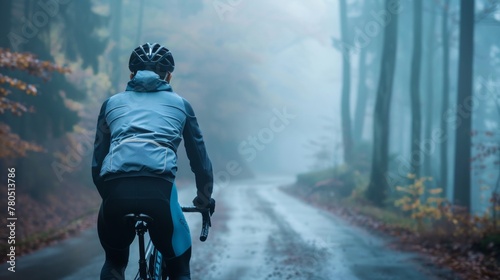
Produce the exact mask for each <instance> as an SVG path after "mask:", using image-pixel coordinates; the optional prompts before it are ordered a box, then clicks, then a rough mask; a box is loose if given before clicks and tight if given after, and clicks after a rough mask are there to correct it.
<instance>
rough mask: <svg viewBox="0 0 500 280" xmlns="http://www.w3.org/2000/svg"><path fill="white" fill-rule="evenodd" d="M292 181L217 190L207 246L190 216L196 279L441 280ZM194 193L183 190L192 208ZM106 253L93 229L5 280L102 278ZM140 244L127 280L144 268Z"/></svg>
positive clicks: (29, 259)
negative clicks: (302, 195) (305, 198)
mask: <svg viewBox="0 0 500 280" xmlns="http://www.w3.org/2000/svg"><path fill="white" fill-rule="evenodd" d="M290 182H291V181H290V180H289V179H288V180H287V179H278V178H277V179H261V180H248V181H239V182H232V183H231V185H230V186H227V187H224V188H222V189H217V190H216V194H215V198H216V200H217V209H216V213H215V215H214V217H213V227H212V228H211V232H210V235H209V237H208V240H207V241H206V242H200V241H198V236H199V230H200V222H201V218H200V216H199V214H191V213H188V214H186V216H187V219H188V223H189V225H190V228H191V234H192V239H193V257H192V260H191V271H192V279H204V280H210V279H214V280H215V279H217V280H238V279H242V280H244V279H259V280H267V279H269V280H271V279H310V280H320V279H325V280H326V279H341V280H344V279H346V280H349V279H374V280H377V279H403V280H413V279H415V280H417V279H418V280H420V279H441V278H439V277H437V276H432V273H433V272H436V271H437V270H435V269H431V268H428V267H425V266H423V265H421V264H420V263H421V261H420V260H421V256H417V255H415V254H409V253H403V252H398V251H394V250H392V249H390V248H389V246H388V241H387V240H385V239H382V238H380V237H377V236H375V235H373V234H370V233H369V232H367V231H366V230H364V229H360V228H357V227H354V226H352V225H349V224H347V223H346V222H344V221H343V220H341V219H339V218H337V217H335V216H332V215H331V214H329V213H326V212H324V211H322V210H318V209H316V208H313V207H311V206H309V205H306V204H304V203H302V202H301V201H299V200H297V199H295V198H293V197H290V196H289V195H287V194H285V193H284V192H282V191H281V190H280V188H279V186H280V185H284V184H286V183H290ZM194 193H195V191H194V187H193V188H189V189H182V190H180V191H179V197H180V201H181V204H183V205H187V204H188V202H189V201H190V200H191V199H192V196H193V195H194ZM103 253H104V252H103V250H102V248H101V246H100V244H99V241H98V239H97V234H96V229H95V228H92V229H90V230H88V231H85V232H83V233H82V234H81V235H80V236H78V237H76V238H72V239H70V240H65V241H63V242H61V243H59V244H57V245H54V246H52V247H50V248H46V249H43V250H40V251H38V252H36V253H33V254H31V255H27V256H23V257H19V258H18V259H17V263H16V272H15V273H12V272H9V271H7V266H6V265H5V264H4V265H2V266H0V279H6V280H7V279H22V280H24V279H33V280H36V279H43V280H46V279H65V280H83V279H98V278H99V272H100V268H101V266H102V263H103V261H104V257H103ZM137 256H138V249H137V244H136V243H134V244H132V247H131V252H130V262H129V266H128V268H127V271H126V276H127V279H133V277H134V276H135V274H136V272H137V269H138V265H137V258H138V257H137Z"/></svg>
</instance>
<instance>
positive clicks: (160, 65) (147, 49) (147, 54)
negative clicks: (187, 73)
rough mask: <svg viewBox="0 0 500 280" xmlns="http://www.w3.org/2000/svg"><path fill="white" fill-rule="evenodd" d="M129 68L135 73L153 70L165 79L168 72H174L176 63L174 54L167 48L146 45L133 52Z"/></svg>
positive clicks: (155, 44) (158, 45) (156, 44)
mask: <svg viewBox="0 0 500 280" xmlns="http://www.w3.org/2000/svg"><path fill="white" fill-rule="evenodd" d="M128 68H129V69H130V71H131V72H133V73H136V72H137V71H139V70H151V71H153V72H155V73H157V74H158V75H160V77H161V78H164V77H165V75H167V72H170V73H172V72H174V68H175V63H174V58H173V56H172V53H171V52H170V51H169V50H168V49H167V48H165V47H164V46H162V45H160V44H158V43H154V44H150V43H146V44H144V45H141V46H139V47H137V48H136V49H135V50H134V51H133V52H132V54H131V55H130V60H129V62H128Z"/></svg>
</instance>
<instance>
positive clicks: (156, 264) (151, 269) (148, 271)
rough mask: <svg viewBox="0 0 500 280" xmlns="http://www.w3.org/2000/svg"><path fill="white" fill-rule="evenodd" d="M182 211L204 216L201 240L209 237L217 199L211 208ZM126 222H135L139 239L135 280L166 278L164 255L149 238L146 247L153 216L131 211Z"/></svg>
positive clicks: (189, 208) (192, 208)
mask: <svg viewBox="0 0 500 280" xmlns="http://www.w3.org/2000/svg"><path fill="white" fill-rule="evenodd" d="M181 209H182V212H191V213H194V212H197V213H200V214H201V216H202V226H201V233H200V241H202V242H205V241H206V240H207V237H208V230H209V228H210V227H211V226H212V224H211V220H210V217H211V216H212V214H213V213H214V211H215V201H214V200H213V199H212V200H211V201H210V207H209V208H204V209H201V208H196V207H194V206H184V207H181ZM123 219H124V220H125V221H126V222H130V223H135V231H136V234H137V237H138V239H139V271H138V272H137V275H136V276H135V278H134V279H135V280H162V279H163V280H165V279H166V278H162V277H163V276H162V274H163V271H164V270H165V268H166V267H165V266H164V262H163V257H162V255H161V253H160V252H159V251H158V250H157V249H156V248H155V247H154V245H153V242H152V241H151V240H149V243H148V246H147V247H146V248H145V247H144V234H145V233H146V232H147V231H148V224H151V223H152V222H153V218H151V217H150V216H148V215H145V214H142V213H130V214H126V215H125V216H123Z"/></svg>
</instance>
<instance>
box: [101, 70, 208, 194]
mask: <svg viewBox="0 0 500 280" xmlns="http://www.w3.org/2000/svg"><path fill="white" fill-rule="evenodd" d="M182 138H183V139H184V145H185V148H186V153H187V156H188V158H189V161H190V165H191V170H192V171H193V172H194V174H195V177H196V187H197V189H198V196H204V197H207V198H209V197H210V196H211V193H212V188H213V172H212V164H211V162H210V159H209V157H208V154H207V151H206V149H205V144H204V142H203V136H202V134H201V131H200V128H199V126H198V122H197V120H196V117H195V114H194V111H193V108H192V107H191V105H190V104H189V103H188V102H187V101H186V100H185V99H184V98H182V97H180V96H179V95H177V94H176V93H174V92H173V91H172V87H171V86H170V85H169V84H168V83H167V82H166V81H164V80H161V79H160V77H159V76H158V75H157V74H156V73H154V72H152V71H138V72H137V74H136V75H135V77H134V78H133V79H132V80H130V81H129V82H128V85H127V89H126V91H125V92H122V93H118V94H116V95H113V96H111V97H110V98H108V99H107V100H106V101H104V103H103V104H102V107H101V111H100V113H99V117H98V121H97V130H96V138H95V143H94V154H93V159H92V178H93V180H94V184H95V185H96V186H97V188H98V189H100V188H102V187H103V186H104V182H105V181H106V180H109V179H113V178H118V177H127V176H153V177H160V178H164V179H167V180H169V181H171V182H174V180H175V175H176V171H177V154H176V153H177V148H178V147H179V144H180V142H181V140H182Z"/></svg>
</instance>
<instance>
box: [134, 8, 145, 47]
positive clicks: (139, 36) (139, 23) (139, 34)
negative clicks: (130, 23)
mask: <svg viewBox="0 0 500 280" xmlns="http://www.w3.org/2000/svg"><path fill="white" fill-rule="evenodd" d="M143 22H144V0H140V1H139V18H138V19H137V33H136V39H135V43H136V44H137V45H139V44H142V25H143Z"/></svg>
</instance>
